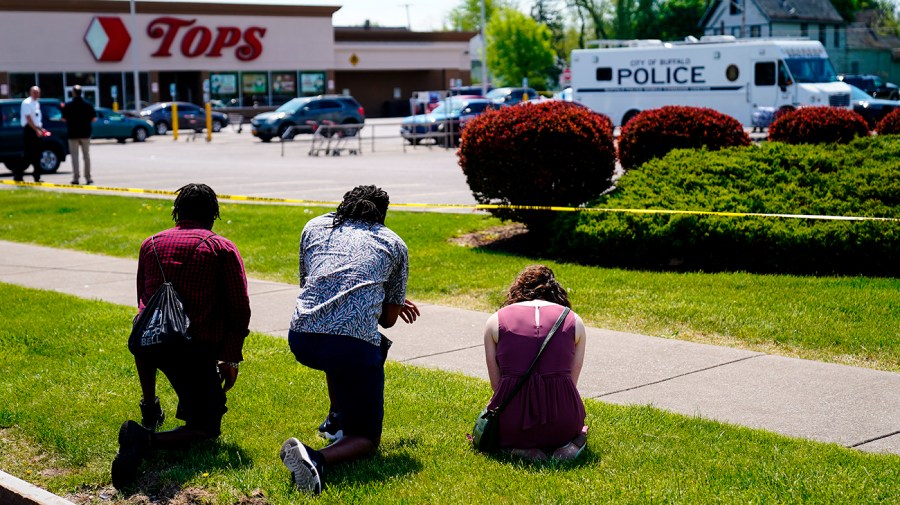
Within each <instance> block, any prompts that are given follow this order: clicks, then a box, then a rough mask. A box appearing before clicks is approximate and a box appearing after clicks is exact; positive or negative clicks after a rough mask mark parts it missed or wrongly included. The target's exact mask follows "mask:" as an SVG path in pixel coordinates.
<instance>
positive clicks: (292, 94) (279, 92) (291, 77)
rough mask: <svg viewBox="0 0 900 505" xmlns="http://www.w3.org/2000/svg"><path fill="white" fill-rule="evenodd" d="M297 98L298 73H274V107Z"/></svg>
mask: <svg viewBox="0 0 900 505" xmlns="http://www.w3.org/2000/svg"><path fill="white" fill-rule="evenodd" d="M296 97H297V73H296V72H272V105H281V104H283V103H285V102H287V101H288V100H290V99H292V98H296Z"/></svg>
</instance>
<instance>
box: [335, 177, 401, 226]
mask: <svg viewBox="0 0 900 505" xmlns="http://www.w3.org/2000/svg"><path fill="white" fill-rule="evenodd" d="M388 204H390V198H389V197H388V194H387V193H386V192H385V191H384V190H383V189H381V188H377V187H375V186H357V187H355V188H353V189H351V190H350V191H348V192H346V193H344V201H342V202H341V204H340V205H338V208H337V211H335V213H334V220H333V221H332V227H334V228H337V227H338V226H340V225H342V224H344V222H345V221H346V220H348V219H358V220H360V221H367V222H369V223H374V224H384V216H385V215H386V214H387V209H388Z"/></svg>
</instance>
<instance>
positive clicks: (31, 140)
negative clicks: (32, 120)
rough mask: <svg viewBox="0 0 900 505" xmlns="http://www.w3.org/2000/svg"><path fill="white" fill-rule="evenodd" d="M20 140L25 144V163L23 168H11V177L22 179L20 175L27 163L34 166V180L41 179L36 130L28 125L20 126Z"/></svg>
mask: <svg viewBox="0 0 900 505" xmlns="http://www.w3.org/2000/svg"><path fill="white" fill-rule="evenodd" d="M22 140H23V141H24V145H25V163H26V165H25V166H24V167H23V168H17V169H15V170H13V178H14V179H15V180H17V181H21V180H22V175H23V174H24V173H25V170H26V169H27V168H28V165H32V166H33V167H34V180H35V182H37V181H40V180H41V141H40V139H39V138H38V136H37V132H36V131H34V128H32V127H30V126H27V125H26V126H25V127H23V128H22Z"/></svg>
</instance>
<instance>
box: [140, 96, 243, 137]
mask: <svg viewBox="0 0 900 505" xmlns="http://www.w3.org/2000/svg"><path fill="white" fill-rule="evenodd" d="M172 103H177V104H178V129H179V130H194V131H197V132H201V131H203V130H204V129H206V108H204V107H200V106H199V105H194V104H192V103H188V102H160V103H155V104H153V105H151V106H149V107H146V108H144V109H141V118H142V119H145V120H148V121H150V122H151V123H153V128H154V130H155V131H156V134H157V135H165V134H167V133H169V130H171V129H172ZM226 126H228V114H224V113H222V112H217V111H212V131H214V132H219V131H221V130H222V128H225V127H226Z"/></svg>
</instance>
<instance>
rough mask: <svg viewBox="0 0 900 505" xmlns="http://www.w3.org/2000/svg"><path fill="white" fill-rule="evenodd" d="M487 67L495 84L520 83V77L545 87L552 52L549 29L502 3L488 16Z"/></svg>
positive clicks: (534, 84) (538, 87)
mask: <svg viewBox="0 0 900 505" xmlns="http://www.w3.org/2000/svg"><path fill="white" fill-rule="evenodd" d="M486 38H487V47H488V49H487V53H488V68H490V69H491V74H492V75H493V76H494V79H495V86H519V85H520V84H521V83H522V78H528V84H529V85H530V86H532V87H534V88H535V89H547V75H546V72H547V68H549V67H551V66H553V64H554V62H555V54H554V52H553V48H552V47H551V46H550V38H551V34H550V30H549V29H548V28H547V27H546V26H544V25H541V24H538V22H537V21H535V20H533V19H531V18H530V17H528V16H526V15H525V14H523V13H521V12H519V11H518V10H516V9H513V8H510V7H504V8H502V9H500V10H498V11H496V12H494V15H493V16H491V20H490V22H488V24H487V29H486Z"/></svg>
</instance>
